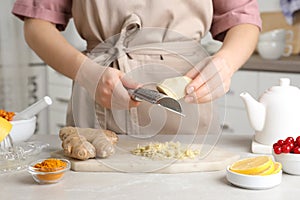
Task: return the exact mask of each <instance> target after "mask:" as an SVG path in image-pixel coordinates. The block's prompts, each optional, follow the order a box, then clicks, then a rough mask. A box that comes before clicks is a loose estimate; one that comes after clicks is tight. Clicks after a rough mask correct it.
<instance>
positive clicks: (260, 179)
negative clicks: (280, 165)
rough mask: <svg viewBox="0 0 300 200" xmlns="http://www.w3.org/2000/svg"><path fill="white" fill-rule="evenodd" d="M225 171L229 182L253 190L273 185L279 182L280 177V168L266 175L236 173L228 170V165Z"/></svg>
mask: <svg viewBox="0 0 300 200" xmlns="http://www.w3.org/2000/svg"><path fill="white" fill-rule="evenodd" d="M226 171H227V175H226V178H227V180H228V181H229V182H230V183H231V184H233V185H235V186H238V187H241V188H247V189H254V190H262V189H269V188H272V187H275V186H277V185H279V184H280V183H281V179H282V171H281V170H280V171H279V172H278V173H276V174H271V175H266V176H261V175H247V174H240V173H236V172H233V171H231V170H230V166H228V167H227V169H226Z"/></svg>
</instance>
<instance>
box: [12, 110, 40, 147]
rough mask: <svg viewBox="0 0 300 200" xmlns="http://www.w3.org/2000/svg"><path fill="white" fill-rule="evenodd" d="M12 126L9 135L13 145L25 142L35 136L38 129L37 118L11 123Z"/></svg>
mask: <svg viewBox="0 0 300 200" xmlns="http://www.w3.org/2000/svg"><path fill="white" fill-rule="evenodd" d="M11 124H12V125H13V126H12V129H11V131H10V133H9V134H10V136H11V138H12V140H13V143H20V142H25V141H26V140H28V139H29V138H30V137H31V136H32V135H33V134H34V131H35V128H36V117H35V116H34V117H32V118H31V119H27V120H17V121H11Z"/></svg>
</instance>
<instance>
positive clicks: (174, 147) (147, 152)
mask: <svg viewBox="0 0 300 200" xmlns="http://www.w3.org/2000/svg"><path fill="white" fill-rule="evenodd" d="M131 153H132V154H134V155H137V156H144V157H147V158H151V159H153V160H163V159H186V158H190V159H194V158H195V157H196V156H197V155H199V154H200V152H199V150H192V149H188V148H184V147H182V146H181V144H180V142H165V143H160V142H154V143H152V142H151V143H150V144H148V145H145V146H141V145H139V144H138V145H137V147H136V148H135V149H133V150H132V151H131Z"/></svg>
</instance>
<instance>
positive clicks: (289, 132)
mask: <svg viewBox="0 0 300 200" xmlns="http://www.w3.org/2000/svg"><path fill="white" fill-rule="evenodd" d="M240 96H241V98H242V99H243V101H244V103H245V105H246V108H247V111H248V117H249V120H250V124H251V125H252V127H253V128H254V129H255V136H254V140H255V141H256V142H258V143H260V144H263V145H269V146H271V145H273V143H275V142H277V140H279V139H285V138H286V137H288V136H291V137H294V138H296V137H297V136H300V90H299V88H297V87H294V86H290V79H288V78H281V79H280V84H279V86H273V87H271V88H269V89H268V90H266V91H265V92H264V93H263V95H262V96H261V97H260V99H259V102H258V101H256V100H255V99H254V98H252V97H251V96H250V95H249V94H248V93H246V92H243V93H241V94H240Z"/></svg>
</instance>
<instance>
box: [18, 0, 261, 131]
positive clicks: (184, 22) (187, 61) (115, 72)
mask: <svg viewBox="0 0 300 200" xmlns="http://www.w3.org/2000/svg"><path fill="white" fill-rule="evenodd" d="M13 13H14V14H15V15H16V16H18V17H19V18H21V19H22V20H24V30H25V38H26V41H27V43H28V44H29V46H30V47H31V48H32V49H33V50H34V51H35V52H36V53H37V54H38V55H39V56H40V57H41V58H42V59H43V60H44V61H45V62H46V63H47V64H48V65H50V66H51V67H53V68H54V69H55V70H57V71H58V72H60V73H62V74H64V75H65V76H67V77H69V78H71V79H73V80H74V82H75V84H74V87H73V95H72V100H71V101H70V104H69V112H68V118H67V124H68V125H72V126H79V127H95V128H99V127H101V128H104V129H110V130H113V131H115V132H118V133H127V134H140V133H143V134H145V133H146V134H153V133H158V132H162V133H198V132H209V131H210V126H211V123H212V121H214V119H215V118H216V116H214V115H213V114H212V113H213V112H212V111H213V106H212V104H211V102H212V100H214V99H217V98H218V97H220V96H222V95H224V94H225V93H226V92H227V91H228V89H229V86H230V80H231V77H232V75H233V73H234V72H235V71H237V70H238V69H239V68H240V67H241V66H242V65H243V64H244V63H245V62H246V60H247V59H248V58H249V56H250V55H251V53H252V52H253V50H254V48H255V46H256V42H257V38H258V34H259V30H260V27H261V21H260V17H259V11H258V6H257V2H256V1H255V0H240V1H224V0H212V1H205V3H203V1H199V0H185V1H182V0H175V1H174V0H164V1H155V0H152V1H136V0H128V1H123V0H114V1H109V0H73V1H72V0H52V1H48V0H42V1H41V0H40V1H37V0H17V1H16V3H15V5H14V8H13ZM71 17H73V18H74V22H75V25H76V27H77V30H78V32H79V34H80V35H81V37H82V38H83V39H85V40H86V41H87V50H86V51H85V52H84V53H82V52H79V51H78V50H76V49H75V48H73V47H72V46H71V45H70V44H68V42H67V41H66V40H65V39H64V38H63V37H62V35H61V34H60V32H59V31H61V30H64V28H65V26H66V25H67V23H68V20H69V19H70V18H71ZM208 31H211V33H212V35H213V37H214V38H215V39H218V40H221V41H223V45H222V47H221V49H220V50H219V51H218V52H217V53H215V54H214V55H213V56H211V57H208V58H206V56H205V55H204V53H203V51H201V47H199V45H198V43H199V41H200V40H201V38H203V36H204V35H205V34H206V33H207V32H208ZM108 66H109V67H108ZM178 75H185V76H188V77H190V78H191V79H192V82H190V84H189V85H187V87H186V96H185V98H184V102H183V101H182V102H181V103H182V105H183V108H184V112H185V114H186V117H185V118H182V117H178V116H176V115H175V114H172V113H164V114H161V113H162V111H161V110H159V109H158V110H157V109H156V108H153V107H151V106H150V105H148V104H146V103H144V102H143V103H139V102H137V101H134V100H132V99H131V98H130V96H129V95H128V92H127V89H128V88H137V87H140V86H141V85H144V86H145V85H147V84H148V85H151V84H150V83H152V85H153V83H157V82H159V81H161V80H163V79H165V78H169V77H174V76H178ZM94 100H95V102H96V104H95V105H94ZM195 106H196V107H195ZM128 107H130V109H128ZM124 108H126V109H124ZM149 109H150V110H149ZM145 113H147V114H145Z"/></svg>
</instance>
